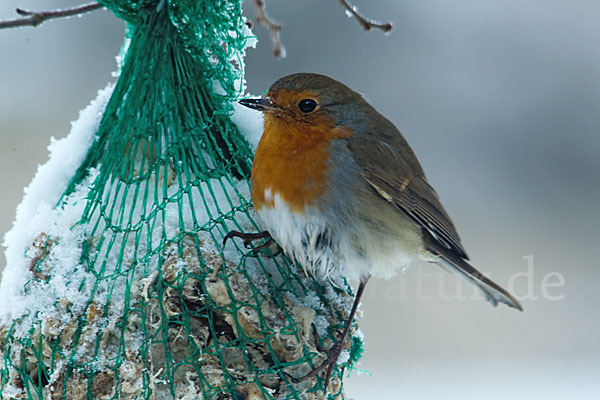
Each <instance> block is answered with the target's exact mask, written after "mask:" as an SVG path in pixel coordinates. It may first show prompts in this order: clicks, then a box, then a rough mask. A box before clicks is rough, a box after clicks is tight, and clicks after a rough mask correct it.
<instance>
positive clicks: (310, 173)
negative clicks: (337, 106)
mask: <svg viewBox="0 0 600 400" xmlns="http://www.w3.org/2000/svg"><path fill="white" fill-rule="evenodd" d="M316 122H317V123H314V124H310V125H308V124H305V123H301V122H300V123H294V122H293V121H290V120H289V119H283V118H276V117H274V116H272V115H270V114H268V113H266V115H265V128H264V133H263V136H262V138H261V139H260V142H259V144H258V148H257V149H256V155H255V156H254V163H253V165H252V200H253V201H254V205H255V207H256V208H257V210H260V209H261V208H262V207H265V206H266V207H274V202H273V199H272V198H266V197H265V191H266V190H268V189H270V190H271V193H272V194H273V196H275V194H279V195H280V196H281V198H282V199H283V200H284V201H285V202H286V203H287V205H288V207H290V209H291V210H292V211H294V212H297V213H303V212H304V209H305V206H306V205H309V204H311V203H312V202H314V201H315V200H318V199H319V198H321V197H322V196H323V194H324V192H325V190H326V188H327V181H326V179H327V177H326V171H327V169H328V168H329V162H328V155H329V154H328V148H329V144H330V142H331V140H333V139H337V138H344V137H348V136H349V135H350V134H351V132H350V131H349V130H348V129H345V128H342V129H340V128H335V127H334V126H333V123H331V122H330V121H327V120H320V121H316Z"/></svg>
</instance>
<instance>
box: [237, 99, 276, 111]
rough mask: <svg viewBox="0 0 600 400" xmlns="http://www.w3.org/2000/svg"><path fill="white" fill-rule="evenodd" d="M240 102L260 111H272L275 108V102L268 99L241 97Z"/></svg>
mask: <svg viewBox="0 0 600 400" xmlns="http://www.w3.org/2000/svg"><path fill="white" fill-rule="evenodd" d="M238 103H240V104H241V105H243V106H246V107H248V108H251V109H253V110H258V111H270V110H272V109H273V103H271V101H270V100H267V99H241V100H240V101H239V102H238Z"/></svg>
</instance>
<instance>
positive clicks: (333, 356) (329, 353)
mask: <svg viewBox="0 0 600 400" xmlns="http://www.w3.org/2000/svg"><path fill="white" fill-rule="evenodd" d="M313 335H314V337H315V347H316V348H317V351H319V352H320V353H325V354H326V358H325V360H324V361H323V362H322V363H321V364H320V365H318V366H317V367H315V368H314V369H313V370H312V371H310V372H309V373H308V374H306V375H304V376H301V377H299V378H295V377H293V376H291V375H289V374H286V375H287V376H288V378H289V379H290V380H291V381H292V382H293V383H300V382H302V381H305V380H307V379H310V378H313V377H315V376H316V375H317V374H318V373H319V372H321V371H323V370H326V373H325V381H324V386H323V387H324V388H325V391H327V386H329V379H330V378H331V374H332V373H333V368H334V367H335V365H336V364H337V360H338V358H339V357H340V354H341V353H342V349H343V346H344V341H345V339H346V337H345V335H344V336H342V337H341V338H340V340H338V341H337V343H336V344H334V345H333V347H331V348H330V349H329V350H325V349H323V348H321V347H320V345H319V340H318V339H319V338H318V335H317V331H316V329H314V326H313Z"/></svg>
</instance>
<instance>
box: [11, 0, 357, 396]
mask: <svg viewBox="0 0 600 400" xmlns="http://www.w3.org/2000/svg"><path fill="white" fill-rule="evenodd" d="M102 3H103V4H105V5H106V6H107V7H108V8H109V9H110V10H112V11H113V12H114V13H115V14H116V15H118V16H119V17H121V18H123V19H124V20H125V21H126V22H127V24H128V27H127V38H126V44H125V45H124V49H123V55H122V57H123V60H122V66H121V71H120V76H119V78H118V81H117V83H116V84H115V86H114V88H113V89H110V88H109V89H107V90H106V91H105V97H106V102H105V104H96V108H92V110H91V111H90V112H91V113H94V112H96V113H101V115H100V116H98V118H97V120H98V123H97V124H95V125H93V124H92V125H93V126H92V127H91V128H90V129H92V130H93V132H92V133H91V134H90V138H91V139H90V143H89V144H88V145H87V147H86V153H85V154H86V155H85V157H84V158H83V161H82V162H81V161H80V163H79V164H80V165H79V166H78V167H74V168H72V169H70V170H68V171H66V172H64V171H63V172H64V173H65V174H66V176H67V177H68V179H67V180H65V184H64V187H63V189H61V193H62V195H61V196H60V201H59V202H58V204H55V205H54V206H53V207H52V208H51V210H46V211H44V212H45V213H46V214H45V215H51V216H52V218H53V219H54V221H50V222H47V223H46V225H44V224H41V223H40V224H41V226H45V227H46V228H41V229H37V230H36V228H35V224H36V218H39V219H41V218H42V217H40V215H41V213H42V211H40V207H38V211H37V214H32V215H34V216H33V217H32V218H31V221H23V220H21V221H20V224H21V225H23V224H25V225H27V224H32V225H34V226H33V227H32V228H31V229H30V230H29V232H30V233H29V237H28V238H27V240H25V243H21V245H22V249H16V252H17V253H19V252H21V253H22V256H21V258H19V260H20V261H19V262H21V264H22V265H8V266H7V270H11V271H14V270H17V271H18V268H21V269H22V270H21V272H17V274H21V276H24V277H25V278H24V279H25V280H26V281H25V282H24V284H23V285H21V286H20V287H19V288H17V289H15V288H14V287H13V288H12V289H10V290H13V292H14V293H13V294H11V295H10V296H7V295H6V294H5V295H4V298H9V299H10V301H11V302H14V304H15V305H18V307H17V306H14V307H13V306H9V305H5V307H10V308H13V310H12V311H13V312H12V314H10V313H8V315H11V318H4V320H2V325H0V340H1V346H2V347H1V354H2V365H1V366H0V372H1V386H0V398H2V399H21V398H27V399H171V398H177V399H271V398H276V399H280V398H281V399H321V398H336V399H339V398H343V392H342V378H343V377H344V374H345V372H346V371H347V370H348V368H351V366H352V364H353V363H355V362H356V360H357V359H358V358H359V357H360V353H361V351H362V342H361V339H360V337H359V335H358V333H357V332H356V331H355V332H354V334H353V336H352V338H351V340H350V341H348V342H347V344H346V346H345V349H346V351H345V353H344V355H345V356H346V357H345V361H344V362H341V363H340V364H338V365H337V367H336V369H335V371H334V374H333V378H332V380H331V381H330V384H329V387H328V388H324V387H323V386H324V382H323V378H322V376H321V375H319V376H318V377H315V378H311V379H307V380H305V381H302V382H300V383H294V380H293V379H292V377H300V376H303V375H305V374H306V373H308V372H310V371H311V370H312V369H313V368H314V367H315V366H316V365H319V364H320V363H321V362H322V361H323V360H324V357H325V354H324V352H323V351H322V349H328V348H330V347H331V346H332V345H333V344H334V343H335V341H336V340H337V333H338V331H339V330H340V329H341V328H342V327H343V324H344V322H345V319H346V317H347V314H348V310H349V306H350V304H351V302H352V294H351V289H350V287H349V286H348V285H347V284H346V283H345V282H342V283H341V284H338V286H340V287H341V288H338V287H336V286H333V285H331V284H330V283H328V282H327V283H323V282H319V281H317V280H315V279H313V278H312V277H307V276H305V275H304V273H303V272H302V269H301V268H299V267H298V266H296V265H293V264H292V263H290V262H289V260H288V259H287V258H285V257H284V256H281V255H280V256H277V257H268V254H266V255H261V256H258V257H257V256H255V255H253V253H252V252H251V251H249V250H248V249H246V248H244V247H243V246H242V245H241V244H240V243H237V242H235V241H230V242H228V244H227V246H225V247H224V246H223V245H222V241H223V237H224V236H225V234H226V233H227V232H228V231H229V230H231V229H237V230H242V231H249V232H253V231H257V230H259V227H258V225H257V223H256V222H255V220H254V219H253V215H254V214H253V209H252V205H251V201H250V197H249V180H248V178H249V174H250V168H251V160H252V153H253V150H252V146H251V145H250V144H249V143H248V141H247V140H246V139H245V137H244V136H243V134H242V133H241V132H240V128H239V127H238V125H236V124H234V123H233V122H232V119H231V116H232V114H233V112H234V109H233V106H232V102H233V101H234V100H235V99H236V98H237V97H238V96H239V95H240V90H241V82H242V79H243V71H242V68H243V59H242V57H243V52H244V48H245V47H246V44H247V43H246V42H247V40H249V39H250V37H249V35H250V33H249V31H248V29H247V27H246V26H245V23H244V19H243V17H242V15H241V4H240V2H239V1H236V0H196V1H193V0H180V1H177V0H167V1H164V0H159V1H157V0H146V1H133V0H130V1H117V0H103V1H102ZM111 90H112V91H111ZM109 95H110V96H109ZM97 102H99V100H98V101H97ZM100 103H101V102H100ZM54 158H56V157H54ZM51 162H55V163H57V162H60V160H56V159H55V160H52V159H51ZM40 179H42V178H40ZM36 216H37V217H36ZM18 224H19V218H17V224H16V225H18ZM16 225H15V226H16ZM14 229H17V226H16V227H15V228H14ZM31 232H33V233H31ZM25 236H27V235H25ZM257 244H260V243H257ZM13 247H14V246H13ZM17 247H18V246H17ZM9 250H10V244H9ZM13 250H14V249H13ZM9 263H10V261H9ZM16 264H18V263H16ZM6 280H7V276H6V274H5V276H4V281H6ZM4 281H3V284H4V286H3V287H2V290H4V291H7V290H8V289H7V288H6V287H8V286H10V283H7V282H4ZM13 286H14V285H13ZM4 311H5V314H6V313H7V310H4ZM325 389H327V390H325Z"/></svg>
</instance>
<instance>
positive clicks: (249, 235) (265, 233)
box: [223, 231, 281, 256]
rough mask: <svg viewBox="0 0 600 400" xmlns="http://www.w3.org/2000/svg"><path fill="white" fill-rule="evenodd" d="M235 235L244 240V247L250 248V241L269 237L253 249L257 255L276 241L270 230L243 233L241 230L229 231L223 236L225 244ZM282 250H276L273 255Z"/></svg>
mask: <svg viewBox="0 0 600 400" xmlns="http://www.w3.org/2000/svg"><path fill="white" fill-rule="evenodd" d="M234 237H238V238H240V239H243V240H244V247H246V248H247V249H249V248H250V243H252V242H253V241H255V240H259V239H267V238H268V239H269V240H267V241H266V242H265V243H264V244H261V245H260V246H258V247H256V248H254V250H252V253H253V254H254V255H256V254H257V253H258V252H259V251H262V250H264V249H266V248H268V247H271V246H272V245H273V244H276V243H275V240H274V239H273V238H272V237H271V234H270V233H269V232H268V231H262V232H257V233H242V232H240V231H229V232H228V233H227V235H225V237H224V238H223V246H225V243H227V241H228V240H229V239H231V238H234ZM280 251H281V250H277V252H275V254H273V256H276V255H277V254H279V252H280Z"/></svg>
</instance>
